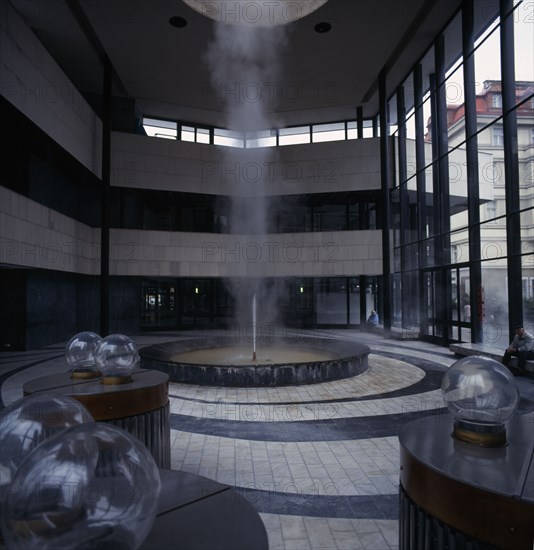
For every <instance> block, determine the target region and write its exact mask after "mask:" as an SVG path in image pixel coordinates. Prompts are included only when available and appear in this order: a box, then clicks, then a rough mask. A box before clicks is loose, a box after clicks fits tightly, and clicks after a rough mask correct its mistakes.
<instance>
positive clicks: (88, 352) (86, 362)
mask: <svg viewBox="0 0 534 550" xmlns="http://www.w3.org/2000/svg"><path fill="white" fill-rule="evenodd" d="M100 340H102V337H101V336H100V335H98V334H96V333H95V332H88V331H87V332H79V333H78V334H75V335H74V336H73V337H72V338H71V339H70V340H69V341H68V342H67V345H66V346H65V359H66V360H67V363H68V364H69V365H70V367H71V368H72V371H71V378H82V379H83V378H96V377H98V376H100V371H99V370H98V367H97V366H96V362H95V350H96V346H97V344H98V342H100Z"/></svg>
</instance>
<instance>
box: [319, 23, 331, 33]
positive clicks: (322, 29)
mask: <svg viewBox="0 0 534 550" xmlns="http://www.w3.org/2000/svg"><path fill="white" fill-rule="evenodd" d="M331 28H332V25H330V23H327V22H326V21H323V22H321V23H317V25H315V32H318V33H321V34H323V33H325V32H328V31H329V30H330V29H331Z"/></svg>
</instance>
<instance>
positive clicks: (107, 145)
mask: <svg viewBox="0 0 534 550" xmlns="http://www.w3.org/2000/svg"><path fill="white" fill-rule="evenodd" d="M103 66H104V83H103V90H102V203H101V223H100V335H101V336H107V335H108V334H109V185H110V174H111V82H112V66H111V62H110V60H109V59H107V58H106V59H104V60H103Z"/></svg>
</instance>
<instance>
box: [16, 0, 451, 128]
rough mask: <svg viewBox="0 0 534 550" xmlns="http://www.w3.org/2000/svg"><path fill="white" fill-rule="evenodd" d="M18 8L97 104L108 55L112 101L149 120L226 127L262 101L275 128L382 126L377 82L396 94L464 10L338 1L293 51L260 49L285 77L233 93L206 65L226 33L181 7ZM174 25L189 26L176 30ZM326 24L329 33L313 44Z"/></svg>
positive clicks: (297, 38)
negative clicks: (250, 98)
mask: <svg viewBox="0 0 534 550" xmlns="http://www.w3.org/2000/svg"><path fill="white" fill-rule="evenodd" d="M10 1H11V3H12V4H13V5H14V6H15V8H16V9H17V10H18V11H19V13H20V14H21V15H22V16H23V17H24V18H25V19H26V21H27V23H28V24H29V25H30V26H31V27H32V28H33V29H34V31H35V32H36V33H37V34H38V36H39V37H40V38H41V40H42V42H43V43H44V44H45V46H46V47H47V48H48V50H49V51H50V52H51V54H52V55H53V56H54V57H55V58H56V60H57V61H58V63H59V64H60V65H61V66H62V67H63V68H64V70H65V72H66V73H67V74H68V75H69V76H70V78H71V79H72V80H73V82H74V83H75V84H76V86H77V87H78V88H79V89H80V90H81V91H82V92H84V93H90V94H99V93H100V90H101V86H102V70H101V63H100V61H99V59H100V57H101V56H102V55H105V56H107V57H108V58H109V59H110V61H111V63H112V65H113V68H114V93H115V94H116V95H121V96H126V97H131V98H134V99H135V100H136V103H137V105H138V108H139V109H140V110H141V112H142V113H143V114H144V115H145V116H154V117H168V118H173V119H177V120H182V121H190V122H195V123H200V124H207V125H211V126H223V127H224V126H228V118H227V114H226V111H227V104H228V101H229V100H230V101H233V100H234V98H236V97H237V98H242V97H244V96H245V95H246V94H249V93H250V92H254V93H255V94H256V95H258V91H259V93H260V94H261V97H262V101H263V100H264V99H265V98H267V97H268V98H269V101H266V102H264V103H265V104H264V105H263V108H264V110H265V111H266V117H267V118H268V119H272V120H276V125H277V126H283V125H296V124H301V123H302V124H304V123H310V122H317V123H320V122H330V121H335V120H343V119H351V118H352V119H354V118H355V116H356V108H357V107H362V108H363V113H364V117H365V118H368V117H372V116H374V115H375V114H376V113H377V112H378V73H379V72H380V71H381V70H382V69H384V68H385V69H386V70H387V71H388V93H391V92H392V91H393V90H394V89H395V87H396V86H397V85H398V84H400V83H401V82H402V79H403V78H404V76H405V75H406V74H407V73H408V72H409V70H410V69H411V67H412V66H413V64H414V63H415V62H416V61H417V60H418V59H419V58H420V57H421V56H422V55H423V54H424V52H425V50H426V49H427V48H428V47H429V45H430V42H431V40H432V38H433V37H434V36H435V35H436V34H437V32H438V31H439V30H440V29H441V28H442V27H443V26H444V25H445V24H446V23H447V21H448V20H449V19H450V18H451V17H452V15H453V14H454V12H455V11H456V9H457V8H458V7H459V5H460V3H461V0H329V2H327V3H326V4H325V5H324V6H322V7H320V8H319V9H317V10H316V11H315V12H313V13H312V14H310V15H308V16H307V17H305V18H303V19H301V20H299V21H295V22H292V23H289V24H288V25H285V26H284V31H285V32H286V42H285V45H284V46H280V42H278V40H279V35H274V34H273V35H272V36H270V35H269V34H267V35H266V36H264V37H263V38H262V40H264V43H263V46H262V47H263V48H265V49H266V50H273V51H275V50H276V47H275V45H278V50H279V51H278V52H277V53H276V60H277V62H278V63H279V72H278V74H277V77H276V82H275V83H274V84H273V82H269V83H266V82H264V81H262V80H261V75H260V77H258V78H259V83H255V84H254V87H253V88H250V87H249V86H250V82H249V81H248V80H247V81H242V82H240V81H236V78H235V75H233V76H231V77H229V79H228V81H226V82H225V81H224V77H222V78H221V77H220V76H219V77H218V79H217V80H215V79H214V77H213V75H212V74H210V71H209V69H208V65H207V61H206V55H207V50H208V47H209V44H210V43H212V42H213V40H214V34H215V26H216V25H220V23H216V22H214V21H212V20H211V19H208V18H206V17H204V16H202V15H201V14H199V13H197V12H196V11H194V10H193V9H191V8H190V7H189V6H187V5H186V4H185V3H184V2H182V0H111V1H104V0H10ZM310 1H313V0H310ZM213 3H214V2H211V4H213ZM260 4H261V1H260ZM175 16H180V17H182V18H184V19H185V20H186V22H187V25H186V26H184V27H182V28H176V27H173V26H171V25H170V24H169V20H170V19H171V18H172V17H175ZM321 22H327V23H330V25H331V30H330V31H329V32H327V33H318V32H316V31H315V25H316V24H318V23H321ZM235 32H238V30H236V31H235ZM232 94H233V95H232ZM273 94H274V95H273ZM273 97H274V98H275V100H273Z"/></svg>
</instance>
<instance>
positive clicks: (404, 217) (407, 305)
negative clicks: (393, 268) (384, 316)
mask: <svg viewBox="0 0 534 550" xmlns="http://www.w3.org/2000/svg"><path fill="white" fill-rule="evenodd" d="M397 128H398V130H397V135H398V143H399V147H398V156H399V158H398V162H399V181H398V186H399V202H400V204H399V211H400V246H401V248H400V251H401V252H400V254H401V256H400V264H401V315H402V327H406V326H407V320H408V319H409V318H411V315H409V314H408V312H410V311H412V310H413V309H414V303H413V302H414V296H411V295H410V291H411V288H410V284H409V274H408V269H410V266H409V265H408V262H407V260H406V246H407V245H408V243H409V238H408V236H409V229H410V211H409V198H408V184H407V183H406V179H407V177H408V172H407V169H406V162H407V161H406V103H405V97H404V87H403V86H399V87H398V89H397ZM412 268H413V266H412Z"/></svg>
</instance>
